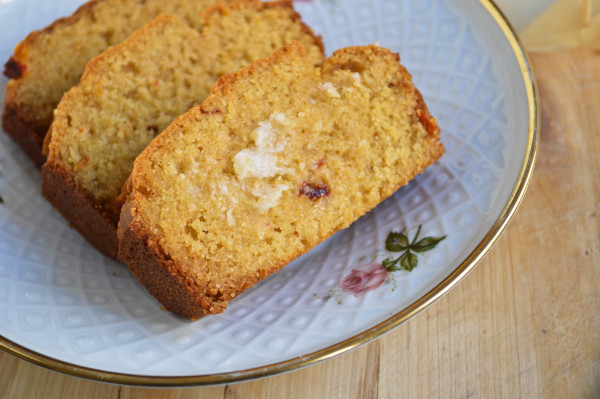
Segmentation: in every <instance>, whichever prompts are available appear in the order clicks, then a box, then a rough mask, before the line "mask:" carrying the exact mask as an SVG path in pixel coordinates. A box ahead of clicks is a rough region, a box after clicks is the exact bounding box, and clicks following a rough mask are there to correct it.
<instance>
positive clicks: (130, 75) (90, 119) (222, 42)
mask: <svg viewBox="0 0 600 399" xmlns="http://www.w3.org/2000/svg"><path fill="white" fill-rule="evenodd" d="M201 19H202V20H203V21H204V24H203V26H202V28H200V30H199V31H198V30H196V29H193V28H191V27H189V26H188V25H186V24H185V23H184V22H183V21H181V20H179V19H178V18H177V17H175V16H169V15H163V16H160V17H158V18H157V19H155V20H154V21H153V22H151V24H150V25H149V26H147V27H146V28H144V29H142V30H141V31H138V32H137V33H136V34H135V35H133V36H132V37H131V38H130V39H128V40H127V41H126V42H125V43H123V44H121V45H119V46H116V47H113V48H112V49H110V50H108V51H107V52H106V53H104V54H103V55H101V56H100V57H98V58H96V59H94V60H93V61H92V62H91V63H90V64H89V66H88V67H87V69H86V72H85V74H84V76H83V77H82V79H81V83H80V84H79V85H77V86H75V87H74V88H73V89H71V90H70V91H69V92H68V93H67V94H66V96H65V97H64V98H63V99H62V100H61V102H60V104H59V106H58V109H57V110H56V114H55V120H54V122H53V124H52V127H51V132H50V135H51V136H50V137H51V140H50V145H49V148H50V155H49V162H51V163H58V164H60V165H61V166H62V168H63V169H65V171H66V172H67V173H68V174H70V175H71V176H73V179H74V180H75V182H76V183H77V184H78V185H79V186H80V188H81V189H83V190H85V191H86V192H87V193H89V194H90V195H91V196H92V197H93V198H95V199H96V200H97V201H98V202H101V203H105V204H106V208H107V209H108V210H113V212H114V206H113V202H114V200H115V198H116V197H117V196H118V194H119V192H120V190H121V187H122V185H123V182H124V181H125V179H126V178H127V176H128V175H129V173H130V172H131V168H132V166H133V161H134V159H135V157H136V156H137V155H138V154H139V153H140V152H141V151H142V150H143V149H144V148H145V147H146V145H147V144H148V143H149V142H150V140H152V138H153V137H154V136H155V135H156V134H158V133H160V132H161V131H162V130H163V129H164V128H165V127H167V126H168V124H169V123H171V122H172V121H173V119H175V118H176V117H177V116H179V115H180V114H182V113H184V112H186V111H187V110H188V109H190V108H191V107H193V106H194V105H198V104H199V103H200V102H201V101H202V100H203V99H204V98H205V97H206V96H207V95H208V94H209V93H210V90H211V88H212V86H213V85H214V83H215V81H216V80H217V78H219V77H220V76H221V75H223V74H224V73H226V72H232V71H236V70H238V69H240V68H242V67H243V66H246V65H248V64H249V63H250V62H251V61H252V60H254V59H256V58H260V57H267V56H269V55H271V54H272V53H273V52H274V51H275V50H276V49H278V48H280V47H282V46H284V45H285V44H287V43H289V42H291V41H293V40H298V41H300V42H302V43H304V44H305V45H306V46H307V48H309V49H310V52H311V54H310V57H311V62H314V63H320V62H322V60H323V56H322V52H321V51H322V49H321V43H320V39H318V38H315V36H314V35H313V34H312V32H311V31H310V29H308V28H307V27H306V26H305V25H303V24H302V23H301V21H300V20H299V17H298V15H297V14H296V13H295V12H294V10H293V8H292V7H291V5H290V4H289V3H288V2H273V3H261V2H246V3H235V4H231V5H228V6H226V5H220V6H215V7H214V8H211V9H208V10H207V11H206V13H205V14H203V15H202V17H201ZM115 227H116V225H115Z"/></svg>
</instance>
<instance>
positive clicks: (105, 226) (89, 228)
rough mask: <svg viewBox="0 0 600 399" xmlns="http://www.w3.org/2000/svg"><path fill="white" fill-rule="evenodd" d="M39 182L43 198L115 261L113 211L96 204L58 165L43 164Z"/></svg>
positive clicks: (115, 214) (116, 216)
mask: <svg viewBox="0 0 600 399" xmlns="http://www.w3.org/2000/svg"><path fill="white" fill-rule="evenodd" d="M42 181H43V182H44V184H43V185H42V195H43V196H44V197H45V198H46V199H47V200H48V201H49V202H50V203H51V204H53V206H54V208H55V209H56V210H57V211H58V212H60V213H61V214H62V215H63V216H64V218H65V219H67V220H68V221H69V224H70V225H71V226H72V227H74V228H75V229H77V231H79V232H80V233H81V235H82V236H83V237H84V238H85V239H86V240H87V241H88V242H89V243H90V244H91V245H92V246H94V247H95V248H96V249H98V250H99V251H100V252H102V253H103V254H104V255H106V256H109V257H111V258H115V257H116V256H117V251H118V249H119V240H118V238H117V222H118V220H119V217H118V213H117V212H116V210H115V211H114V212H111V211H109V210H108V209H107V208H108V207H104V206H102V205H101V204H98V202H97V200H95V199H94V198H92V196H90V195H89V194H87V193H86V192H85V191H83V190H82V189H81V187H79V185H78V184H76V183H75V181H74V180H73V177H72V176H71V175H70V174H68V173H67V172H66V171H65V170H64V169H62V168H61V166H60V165H57V164H54V163H52V162H47V163H46V164H44V166H43V167H42Z"/></svg>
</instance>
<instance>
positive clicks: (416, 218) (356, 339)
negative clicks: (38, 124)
mask: <svg viewBox="0 0 600 399" xmlns="http://www.w3.org/2000/svg"><path fill="white" fill-rule="evenodd" d="M2 4H3V5H2ZM79 4H80V1H77V0H61V1H52V2H48V1H43V0H14V1H10V2H6V1H4V2H1V1H0V26H2V29H0V35H2V37H1V40H0V59H1V60H7V59H8V57H9V56H10V55H11V53H12V47H13V46H14V45H15V44H16V43H17V42H18V41H19V40H21V39H22V38H23V37H24V36H25V35H26V34H27V33H28V32H29V31H31V30H32V29H38V28H41V27H43V26H45V25H47V24H48V23H50V22H51V21H52V20H54V19H55V18H56V17H59V16H62V15H67V14H70V13H71V12H72V11H73V10H74V9H75V8H76V6H78V5H79ZM296 6H297V9H298V10H299V12H300V13H301V14H302V15H303V17H304V18H305V21H306V22H307V23H308V24H309V25H311V26H312V27H313V28H314V29H315V30H316V31H317V32H319V33H321V34H322V35H323V37H324V42H325V45H326V50H327V52H328V53H331V52H332V51H333V50H335V49H337V48H340V47H344V46H349V45H359V44H369V43H373V42H379V43H380V44H381V45H382V46H385V47H389V48H391V49H392V50H394V51H397V52H399V53H400V55H401V58H402V62H403V63H404V64H405V65H406V66H407V68H408V69H409V71H411V72H412V73H413V75H414V80H415V82H416V84H417V87H419V88H420V90H421V91H422V93H423V94H424V96H425V98H426V102H427V103H428V105H429V107H430V109H431V111H432V113H433V114H434V115H435V116H436V117H437V119H438V121H439V124H440V126H441V127H442V137H443V142H444V144H445V146H446V154H445V155H444V157H443V158H442V159H441V160H440V161H439V162H438V163H437V164H435V165H433V166H432V167H430V168H429V169H428V170H427V171H426V172H425V173H424V174H423V175H421V176H419V177H418V178H417V179H415V180H414V181H413V182H411V183H410V185H408V186H407V187H405V188H403V189H401V190H399V191H398V192H397V193H396V194H395V195H394V196H393V197H392V198H390V199H388V200H386V201H385V202H384V203H382V204H381V205H380V206H378V207H377V208H376V209H375V210H374V211H373V212H371V213H370V214H368V215H366V216H364V217H363V218H361V219H360V220H359V221H357V222H356V223H354V224H353V225H352V226H351V227H350V228H348V229H347V230H344V231H342V232H340V233H338V234H337V235H335V236H334V237H333V238H331V239H330V240H328V241H327V242H326V243H324V244H322V245H320V246H319V247H317V248H316V249H315V250H313V251H312V252H310V253H309V254H307V255H305V256H304V257H302V258H300V259H299V260H297V261H296V262H294V263H292V264H290V265H288V266H287V267H286V268H285V269H283V270H282V271H280V272H279V273H277V274H275V275H274V276H272V277H270V278H268V279H267V280H265V281H263V282H262V283H260V284H259V285H257V286H256V287H254V288H252V289H251V290H249V291H248V292H246V293H245V294H243V295H242V296H240V297H239V298H237V299H235V300H234V301H233V302H232V303H231V305H230V307H229V309H228V310H227V311H226V312H225V313H224V314H222V315H217V316H210V317H206V318H204V319H202V320H200V321H198V322H189V321H186V320H182V319H180V318H178V317H175V316H173V315H171V314H169V313H167V312H164V311H161V310H160V307H161V306H160V304H158V303H157V302H156V301H154V300H153V299H152V298H151V297H150V296H149V295H148V294H147V293H146V292H145V290H144V289H143V288H142V287H141V286H140V285H139V284H138V283H137V281H136V280H135V279H134V278H133V277H132V276H131V275H130V274H129V272H128V270H127V268H126V267H125V266H123V265H121V264H119V263H117V262H115V261H112V260H109V259H106V258H104V257H103V256H101V255H100V254H99V253H97V252H96V251H95V250H94V249H92V248H91V247H90V246H89V245H88V244H87V243H86V242H85V241H84V240H83V239H82V238H81V237H80V236H79V234H78V233H76V232H75V231H73V230H71V229H70V228H69V227H68V225H67V223H66V222H65V221H64V220H63V219H62V218H61V217H60V216H59V215H58V214H57V213H56V212H55V211H54V210H53V209H52V207H51V206H50V205H49V204H48V203H46V201H45V200H44V199H43V198H42V197H41V196H40V173H39V171H38V170H37V169H36V168H35V167H34V165H33V163H32V162H30V161H29V160H28V159H27V158H26V156H25V155H24V154H23V153H22V152H21V151H20V149H19V148H18V147H17V145H16V144H15V143H14V142H13V141H12V140H11V139H9V138H8V137H7V136H6V135H5V134H1V135H0V159H1V160H2V174H1V176H0V195H1V196H3V198H4V205H2V206H0V346H1V347H2V348H3V349H5V350H7V351H9V352H10V353H13V354H15V355H17V356H20V357H22V358H25V359H28V360H30V361H32V362H34V363H36V364H40V365H43V366H46V367H50V368H52V369H55V370H59V371H63V372H67V373H70V374H74V375H78V376H82V377H86V378H92V379H99V380H104V381H107V380H108V381H112V382H118V383H126V384H145V385H201V384H212V383H221V382H230V381H239V380H244V379H250V378H256V377H261V376H265V375H271V374H276V373H279V372H284V371H289V370H293V369H295V368H298V367H301V366H305V365H308V364H312V363H314V362H316V361H319V360H323V359H326V358H328V357H330V356H333V355H336V354H338V353H341V352H343V351H346V350H349V349H351V348H354V347H356V346H357V345H359V344H362V343H364V342H367V341H369V340H371V339H374V338H376V337H378V336H380V335H381V334H382V333H384V332H387V331H389V330H390V329H391V328H393V327H395V326H397V325H399V324H400V323H402V322H404V321H406V320H407V319H408V318H410V317H411V316H413V315H414V314H416V313H418V312H419V311H421V310H422V309H424V308H425V307H426V306H427V305H429V304H430V303H432V302H433V301H435V300H436V299H437V298H439V297H440V296H441V295H442V294H443V293H445V292H446V291H447V290H449V289H450V288H451V287H452V286H454V285H455V284H456V283H457V282H458V281H459V280H460V279H461V278H462V277H463V276H464V275H465V274H466V273H467V272H468V271H469V270H471V268H472V267H473V266H474V265H475V264H476V263H477V262H478V261H479V260H480V259H481V258H482V257H483V255H484V254H485V253H486V252H487V251H488V250H489V249H490V247H491V246H492V244H493V243H494V242H495V240H496V239H497V238H498V236H499V235H500V233H501V232H502V231H503V230H504V228H505V227H506V224H507V223H508V221H509V219H510V218H511V217H512V215H513V213H514V211H515V209H516V207H517V205H518V203H519V202H520V200H521V199H522V196H523V193H524V190H525V188H526V186H527V183H528V181H529V177H530V175H531V171H532V167H533V162H534V159H535V154H536V145H537V137H538V134H537V129H538V114H537V113H538V111H537V101H536V98H537V97H536V90H535V87H534V84H533V82H532V77H531V73H530V70H529V66H528V64H527V61H526V59H525V56H524V54H523V52H522V50H521V48H520V46H519V44H518V41H517V40H516V38H515V37H514V35H513V33H512V31H511V29H510V27H508V25H507V24H506V22H505V21H504V19H503V18H502V16H501V15H500V13H499V12H498V11H497V10H496V8H495V7H494V6H493V5H492V4H491V3H489V2H488V1H485V0H405V1H402V0H379V1H374V0H364V1H360V0H352V1H342V0H323V1H319V0H316V1H303V2H298V3H296ZM5 85H6V79H5V78H2V80H0V90H1V92H2V94H0V96H4V87H5ZM0 100H3V98H0ZM2 102H3V101H2ZM419 225H423V231H422V236H425V235H438V236H440V235H446V236H447V238H446V239H445V240H444V241H442V242H441V243H440V244H439V246H438V247H437V248H435V249H433V250H431V251H430V252H427V253H426V254H424V255H423V256H420V258H419V265H418V267H417V268H416V269H414V270H413V271H412V272H410V273H409V272H407V271H397V272H394V273H391V274H390V275H388V280H387V282H386V283H384V284H383V285H381V286H380V287H379V288H377V289H375V290H372V291H370V292H366V293H363V294H361V295H359V296H354V295H352V294H350V293H346V292H343V291H342V290H341V289H340V288H339V283H340V282H341V281H342V280H343V279H344V278H345V277H346V276H348V275H349V274H350V273H351V270H352V269H353V268H355V267H358V266H360V265H362V264H367V263H370V262H372V261H379V262H380V261H381V260H382V259H383V258H384V257H385V256H388V255H389V254H386V253H385V252H384V251H383V249H384V242H385V239H386V237H387V235H388V233H389V232H390V231H392V230H402V231H407V232H408V233H409V235H410V236H412V235H413V234H415V232H416V229H417V226H419ZM330 290H333V294H335V297H333V298H331V299H329V300H325V299H324V297H326V296H327V295H329V294H330V293H331V291H330Z"/></svg>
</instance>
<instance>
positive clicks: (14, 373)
mask: <svg viewBox="0 0 600 399" xmlns="http://www.w3.org/2000/svg"><path fill="white" fill-rule="evenodd" d="M531 59H532V63H533V66H534V70H535V72H536V74H537V78H538V83H539V88H540V94H541V105H542V134H541V142H540V148H539V155H538V160H537V165H536V168H535V171H534V175H533V179H532V181H531V184H530V187H529V190H528V192H527V194H526V196H525V200H524V202H523V203H522V205H521V207H520V209H519V210H518V212H517V214H516V216H515V218H514V219H513V221H512V223H511V224H510V225H509V227H508V229H507V230H506V232H505V233H504V235H503V236H502V237H501V238H500V240H499V241H498V243H497V244H496V246H495V247H494V248H493V249H492V251H491V252H490V253H489V254H488V256H487V257H486V258H485V259H484V260H483V261H482V262H481V263H480V264H479V265H478V266H477V267H476V268H475V270H474V271H473V272H472V273H471V274H469V275H468V276H467V277H466V278H465V279H464V280H463V281H462V282H461V283H460V284H459V285H458V286H457V287H456V288H454V289H453V290H452V291H451V292H450V293H449V294H448V295H446V296H445V297H443V298H442V299H441V300H439V301H438V302H437V303H435V304H434V305H433V306H431V307H430V308H428V309H427V310H426V311H424V312H422V313H421V314H419V315H418V316H417V317H415V318H413V319H412V320H410V321H409V322H408V323H406V324H404V325H402V326H400V327H398V328H397V329H395V330H394V331H392V332H391V333H389V334H387V335H385V336H383V337H381V338H380V339H378V340H376V341H374V342H372V343H370V344H367V345H364V346H362V347H360V348H359V349H356V350H354V351H352V352H350V353H346V354H343V355H341V356H338V357H336V358H333V359H331V360H328V361H325V362H322V363H319V364H316V365H313V366H311V367H308V368H305V369H302V370H298V371H294V372H291V373H288V374H284V375H279V376H274V377H270V378H266V379H263V380H257V381H251V382H247V383H239V384H233V385H228V386H217V387H208V388H187V389H146V388H137V387H123V386H117V385H108V384H102V383H98V382H93V381H87V380H82V379H78V378H75V377H71V376H66V375H62V374H59V373H56V372H53V371H49V370H46V369H43V368H40V367H37V366H34V365H32V364H29V363H27V362H25V361H22V360H19V359H16V358H14V357H13V356H11V355H8V354H6V353H0V398H3V399H4V398H61V399H64V398H86V399H95V398H115V399H117V398H120V399H125V398H149V399H155V398H377V397H379V398H404V397H406V398H437V397H444V398H469V397H483V398H600V42H598V43H597V45H596V46H593V47H591V48H585V49H578V50H571V51H566V52H560V53H553V54H531Z"/></svg>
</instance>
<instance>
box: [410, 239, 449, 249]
mask: <svg viewBox="0 0 600 399" xmlns="http://www.w3.org/2000/svg"><path fill="white" fill-rule="evenodd" d="M444 238H446V236H443V237H425V238H423V239H421V240H419V242H417V243H416V244H414V245H412V246H411V249H412V250H413V251H415V252H419V253H422V252H427V251H430V250H432V249H433V248H435V247H436V246H437V245H438V244H439V243H440V241H442V240H443V239H444Z"/></svg>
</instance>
